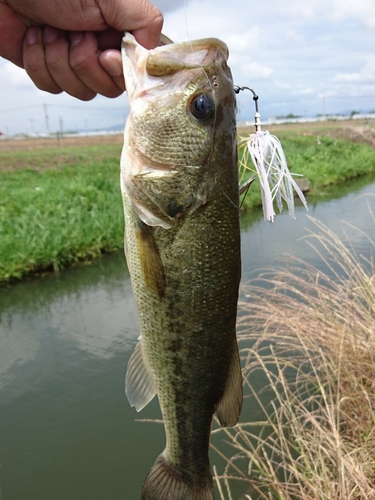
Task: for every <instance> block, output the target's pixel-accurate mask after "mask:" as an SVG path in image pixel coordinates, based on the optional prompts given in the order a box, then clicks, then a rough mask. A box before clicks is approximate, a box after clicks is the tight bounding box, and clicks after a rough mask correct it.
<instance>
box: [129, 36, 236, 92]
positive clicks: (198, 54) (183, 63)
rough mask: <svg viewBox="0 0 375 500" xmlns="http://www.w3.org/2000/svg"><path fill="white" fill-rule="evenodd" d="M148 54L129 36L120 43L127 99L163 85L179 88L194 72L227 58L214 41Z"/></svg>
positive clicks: (222, 47) (225, 49)
mask: <svg viewBox="0 0 375 500" xmlns="http://www.w3.org/2000/svg"><path fill="white" fill-rule="evenodd" d="M168 41H169V40H168V39H167V40H165V38H164V39H163V41H162V43H163V45H160V46H159V47H156V48H155V49H152V50H147V49H145V48H144V47H142V46H141V45H140V44H139V43H138V42H137V41H136V39H135V38H134V36H133V35H132V34H131V33H125V36H124V37H123V39H122V60H123V70H124V77H125V83H126V91H127V93H128V97H129V99H131V98H132V97H135V95H134V94H138V95H142V94H143V93H144V92H145V90H146V89H147V91H150V90H151V89H152V88H154V87H157V88H160V86H161V85H163V87H164V89H165V85H166V84H169V83H170V85H176V82H177V83H178V84H179V85H180V86H182V85H187V83H188V82H189V81H190V80H191V79H192V74H194V73H195V72H196V71H197V70H204V69H205V67H207V66H210V65H212V64H217V63H220V62H224V63H226V61H227V60H228V56H229V51H228V47H227V45H226V44H225V43H224V42H222V41H221V40H219V39H217V38H204V39H201V40H192V41H187V42H178V43H166V42H168Z"/></svg>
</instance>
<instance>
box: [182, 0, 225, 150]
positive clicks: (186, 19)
mask: <svg viewBox="0 0 375 500" xmlns="http://www.w3.org/2000/svg"><path fill="white" fill-rule="evenodd" d="M184 18H185V30H186V37H187V42H188V43H189V44H190V48H191V52H192V54H194V56H195V58H196V61H197V64H198V66H199V67H200V68H201V70H202V72H203V74H204V75H205V77H206V80H207V83H208V85H209V87H210V90H211V92H212V93H213V91H214V87H213V85H212V83H211V80H210V78H209V76H208V74H207V72H206V70H205V69H204V67H203V66H202V64H201V63H200V61H199V59H198V56H196V51H195V49H194V47H193V44H192V43H191V42H192V41H191V38H190V33H189V28H188V17H187V0H184ZM214 104H215V103H214ZM214 113H215V114H214V119H213V126H212V131H211V141H210V143H211V144H210V147H211V151H210V155H212V154H213V150H214V134H215V126H216V116H217V112H216V106H215V110H214Z"/></svg>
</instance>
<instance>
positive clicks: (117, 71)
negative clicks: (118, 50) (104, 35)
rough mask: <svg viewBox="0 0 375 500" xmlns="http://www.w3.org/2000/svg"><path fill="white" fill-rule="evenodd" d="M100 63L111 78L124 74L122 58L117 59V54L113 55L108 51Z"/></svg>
mask: <svg viewBox="0 0 375 500" xmlns="http://www.w3.org/2000/svg"><path fill="white" fill-rule="evenodd" d="M100 63H101V64H102V66H103V67H104V69H105V70H106V71H107V73H109V74H110V75H111V76H121V75H122V74H123V73H122V62H121V56H120V57H117V54H114V55H112V53H110V51H108V52H107V53H105V54H104V55H103V56H102V57H101V58H100Z"/></svg>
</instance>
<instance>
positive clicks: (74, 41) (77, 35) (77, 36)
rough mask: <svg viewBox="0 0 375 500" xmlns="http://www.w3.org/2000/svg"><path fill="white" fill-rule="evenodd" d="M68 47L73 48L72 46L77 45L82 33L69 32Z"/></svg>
mask: <svg viewBox="0 0 375 500" xmlns="http://www.w3.org/2000/svg"><path fill="white" fill-rule="evenodd" d="M69 38H70V45H71V46H72V47H74V45H78V44H79V42H80V41H81V40H82V38H83V31H71V32H70V33H69Z"/></svg>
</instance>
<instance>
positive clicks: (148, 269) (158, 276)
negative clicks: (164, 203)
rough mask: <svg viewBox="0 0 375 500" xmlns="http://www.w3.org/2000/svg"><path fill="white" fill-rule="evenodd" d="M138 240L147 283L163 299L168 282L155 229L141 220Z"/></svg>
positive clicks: (137, 232)
mask: <svg viewBox="0 0 375 500" xmlns="http://www.w3.org/2000/svg"><path fill="white" fill-rule="evenodd" d="M136 239H137V246H138V254H139V258H140V265H141V269H142V275H143V278H144V280H145V283H146V285H147V286H148V288H149V289H150V290H153V291H154V292H155V293H156V294H157V295H158V296H159V298H162V297H163V296H164V292H165V285H166V282H165V275H164V267H163V262H162V260H161V257H160V253H159V249H158V246H157V243H156V240H155V236H154V228H152V227H150V226H148V225H147V224H145V223H144V222H142V221H141V220H140V221H139V224H138V226H137V230H136Z"/></svg>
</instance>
